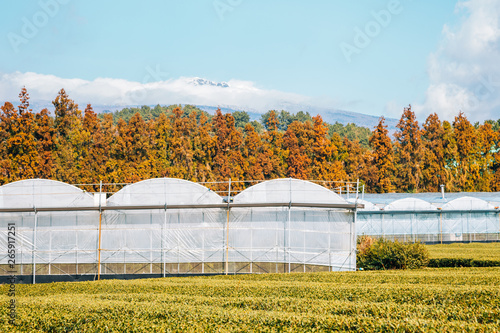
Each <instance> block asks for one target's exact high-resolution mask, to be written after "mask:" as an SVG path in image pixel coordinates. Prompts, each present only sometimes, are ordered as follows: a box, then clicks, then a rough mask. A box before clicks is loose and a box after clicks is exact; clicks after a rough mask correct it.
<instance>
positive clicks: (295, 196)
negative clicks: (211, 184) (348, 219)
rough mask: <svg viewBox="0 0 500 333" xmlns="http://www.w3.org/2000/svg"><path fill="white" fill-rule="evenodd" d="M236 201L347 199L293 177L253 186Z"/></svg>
mask: <svg viewBox="0 0 500 333" xmlns="http://www.w3.org/2000/svg"><path fill="white" fill-rule="evenodd" d="M233 202H234V203H240V204H241V203H289V202H294V203H325V204H328V203H329V204H337V203H338V204H345V203H346V201H345V200H344V199H343V198H342V197H341V196H340V195H338V194H336V193H334V192H333V191H330V190H329V189H327V188H326V187H323V186H320V185H317V184H314V183H311V182H308V181H305V180H300V179H293V178H282V179H274V180H268V181H265V182H262V183H259V184H257V185H254V186H251V187H249V188H247V189H246V190H244V191H242V192H241V193H239V194H238V195H236V196H235V197H234V200H233Z"/></svg>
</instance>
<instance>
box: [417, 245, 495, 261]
mask: <svg viewBox="0 0 500 333" xmlns="http://www.w3.org/2000/svg"><path fill="white" fill-rule="evenodd" d="M426 247H427V249H428V250H429V255H430V257H431V258H436V259H439V258H465V259H469V258H471V259H475V260H500V243H453V244H438V245H427V246H426Z"/></svg>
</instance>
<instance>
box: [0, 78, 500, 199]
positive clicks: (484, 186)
mask: <svg viewBox="0 0 500 333" xmlns="http://www.w3.org/2000/svg"><path fill="white" fill-rule="evenodd" d="M52 103H53V105H54V112H53V114H51V113H50V112H49V111H48V110H47V109H43V110H40V111H39V112H36V113H35V112H33V110H31V109H30V105H29V94H28V92H27V91H26V89H24V88H23V89H22V90H21V93H20V94H19V102H18V103H16V104H19V106H17V107H15V106H14V104H13V103H10V102H5V103H4V105H2V106H1V112H0V140H1V142H0V184H5V183H9V182H13V181H16V180H21V179H30V178H46V179H55V180H59V181H63V182H67V183H70V184H89V183H92V184H95V183H98V182H99V181H102V182H105V183H130V182H137V181H140V180H143V179H148V178H157V177H174V178H181V179H186V180H191V181H195V182H209V181H227V180H228V179H229V178H231V179H232V180H264V179H274V178H283V177H294V178H300V179H309V180H329V181H356V180H357V179H359V180H360V182H361V183H362V184H365V186H366V191H368V192H378V193H385V192H396V191H397V192H436V191H439V186H440V185H441V184H444V185H446V188H447V191H499V190H500V182H499V180H500V150H499V147H498V146H499V142H498V139H499V133H500V131H499V124H498V123H497V122H495V121H485V122H484V123H483V124H479V123H476V124H471V122H469V120H468V119H467V118H466V116H465V115H464V114H463V113H461V112H460V113H458V114H457V116H456V117H455V118H454V120H453V121H452V122H449V121H441V120H440V119H439V118H438V116H437V115H436V114H431V115H429V116H428V117H427V119H426V120H425V122H424V123H423V124H421V125H420V124H419V123H418V121H417V120H416V116H415V113H414V112H413V111H412V110H411V106H409V107H407V108H404V110H403V112H402V115H401V119H400V121H399V123H398V125H397V130H396V132H395V133H394V134H393V135H390V133H389V131H388V129H387V126H386V125H385V124H384V118H380V122H379V124H378V126H376V127H375V128H374V129H365V128H361V127H357V126H355V125H352V124H350V125H348V126H345V127H344V126H342V125H340V124H334V125H330V124H327V123H325V122H323V120H322V118H321V116H319V115H318V116H315V117H311V116H309V115H308V114H304V113H299V114H297V115H290V114H288V113H284V112H283V111H282V112H281V113H280V112H276V111H270V112H268V113H266V114H265V115H264V116H262V121H261V122H259V121H249V119H248V117H246V118H245V117H242V115H243V116H244V115H246V114H244V113H241V112H240V113H238V114H231V113H228V114H223V113H222V112H221V111H220V110H217V111H216V113H215V115H210V114H208V113H206V112H204V111H201V110H199V109H197V108H195V107H191V106H184V107H181V106H177V107H175V106H173V107H168V108H166V107H165V108H159V109H155V110H156V111H157V112H156V113H155V112H149V113H148V114H147V115H144V114H142V115H141V112H135V113H134V112H131V110H129V109H127V110H126V111H127V112H128V114H124V111H122V112H121V113H120V112H115V113H106V114H99V115H98V114H96V113H95V112H94V111H93V109H92V106H91V105H90V104H89V105H87V107H86V108H85V110H83V111H81V110H80V109H79V107H78V105H77V104H76V103H75V102H74V101H73V100H71V99H70V97H69V96H68V95H67V94H66V92H65V91H64V90H61V91H60V92H59V93H58V95H57V97H56V98H55V99H54V101H53V102H52ZM132 111H133V110H132ZM127 112H125V113H127ZM120 115H122V116H120ZM284 115H285V116H284ZM239 184H240V185H238V186H240V187H245V186H247V185H246V183H239Z"/></svg>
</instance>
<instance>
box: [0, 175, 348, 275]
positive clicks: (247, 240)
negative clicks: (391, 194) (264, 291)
mask: <svg viewBox="0 0 500 333" xmlns="http://www.w3.org/2000/svg"><path fill="white" fill-rule="evenodd" d="M98 202H99V201H98V200H97V201H96V200H94V198H93V197H92V196H91V195H89V194H88V193H86V192H84V191H82V190H80V189H78V188H76V187H74V186H71V185H67V184H64V183H60V182H55V181H50V180H38V179H37V180H26V181H20V182H15V183H11V184H7V185H4V186H0V210H1V212H0V219H1V226H2V227H3V228H2V229H3V230H1V231H0V236H1V240H0V251H1V253H2V255H0V275H4V276H7V275H8V274H9V273H8V272H9V271H11V269H10V267H9V265H8V264H9V257H8V255H7V253H8V252H7V249H8V241H7V239H8V233H7V226H8V225H12V224H14V225H15V228H16V240H15V242H16V244H15V246H16V258H15V260H16V266H15V271H16V274H18V275H19V276H22V277H23V279H24V282H37V279H38V281H44V280H47V277H52V279H51V278H49V279H48V280H52V281H54V280H57V279H59V280H61V279H68V280H71V279H95V278H100V277H103V278H105V277H112V276H115V277H127V276H128V277H137V276H147V277H149V276H168V275H178V274H222V273H229V274H235V273H266V272H306V271H331V270H355V265H356V263H355V229H354V219H355V214H354V213H353V210H352V208H353V205H352V204H348V203H347V202H346V201H345V200H343V199H342V198H341V197H340V196H338V195H336V194H335V193H333V192H332V191H330V190H328V189H326V188H324V187H322V186H319V185H316V184H313V183H310V182H306V181H302V180H295V179H278V180H272V181H267V182H263V183H260V184H257V185H254V186H253V187H250V188H248V189H247V190H245V191H243V192H241V193H240V194H238V195H236V196H235V197H234V201H233V203H229V204H228V203H225V202H224V201H223V198H222V197H220V196H219V195H217V194H216V193H214V192H213V191H211V190H210V189H208V188H206V187H204V186H201V185H199V184H195V183H192V182H188V181H184V180H180V179H170V178H161V179H150V180H146V181H142V182H139V183H135V184H132V185H128V186H126V187H125V188H123V189H122V190H120V191H118V192H117V193H115V194H114V195H112V196H111V197H110V198H109V199H108V200H107V201H106V203H105V205H102V203H101V205H99V203H98ZM269 204H271V206H269ZM315 205H316V206H315ZM318 205H319V206H318Z"/></svg>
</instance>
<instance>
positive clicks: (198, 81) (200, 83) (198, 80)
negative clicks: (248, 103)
mask: <svg viewBox="0 0 500 333" xmlns="http://www.w3.org/2000/svg"><path fill="white" fill-rule="evenodd" d="M187 82H188V83H189V84H192V85H194V86H213V87H221V88H228V87H229V84H228V83H227V82H215V81H210V80H206V79H203V78H201V77H193V78H190V79H188V81H187Z"/></svg>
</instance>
